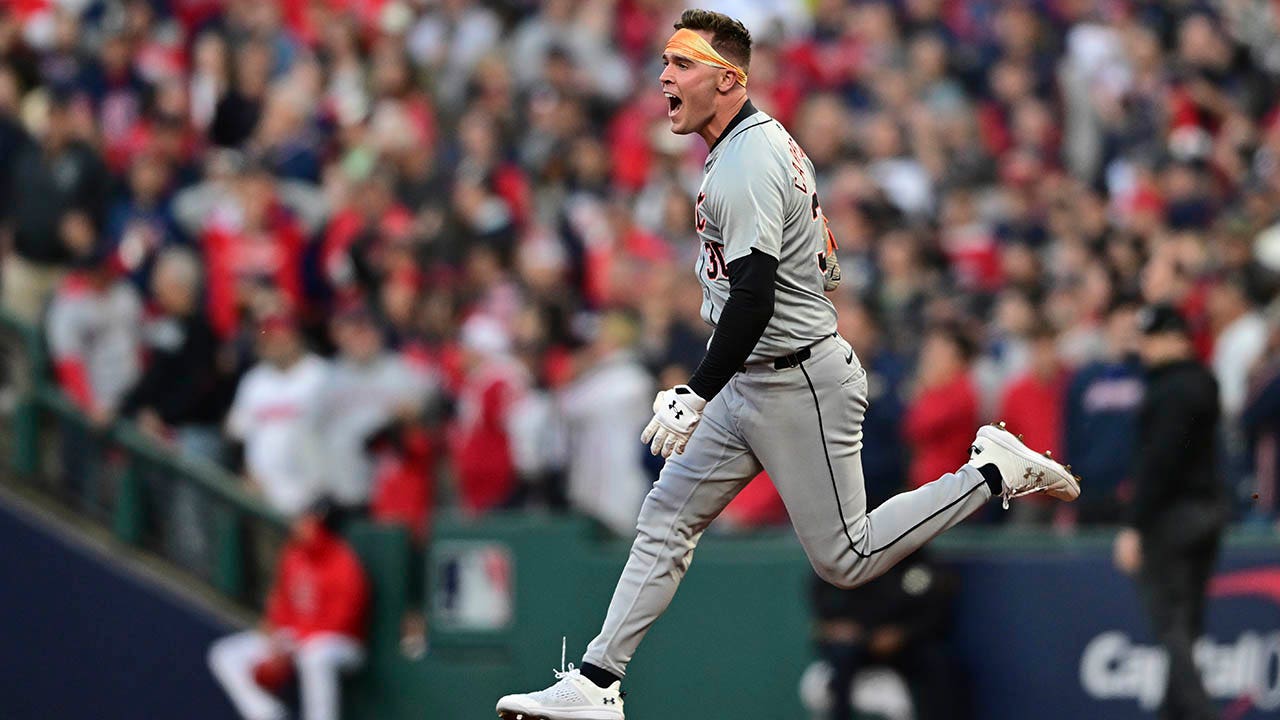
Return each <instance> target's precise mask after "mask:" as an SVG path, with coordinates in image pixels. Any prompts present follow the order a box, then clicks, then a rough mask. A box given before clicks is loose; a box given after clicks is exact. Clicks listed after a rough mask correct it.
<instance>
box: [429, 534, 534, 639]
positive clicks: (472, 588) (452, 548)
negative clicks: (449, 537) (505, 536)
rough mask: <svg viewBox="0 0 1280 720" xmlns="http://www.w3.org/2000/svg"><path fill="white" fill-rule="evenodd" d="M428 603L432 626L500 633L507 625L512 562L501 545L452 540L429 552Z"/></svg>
mask: <svg viewBox="0 0 1280 720" xmlns="http://www.w3.org/2000/svg"><path fill="white" fill-rule="evenodd" d="M431 555H432V559H433V561H432V565H431V573H432V575H431V577H432V578H434V579H435V580H434V582H433V584H434V586H435V587H434V592H433V593H432V597H431V603H432V612H433V615H434V617H435V621H436V623H437V624H438V625H439V626H440V627H441V628H442V629H450V630H481V631H497V630H503V629H505V628H506V627H508V626H509V625H510V624H511V618H512V610H513V608H514V607H515V604H514V598H513V597H512V595H513V593H512V588H513V587H514V578H513V572H514V563H513V561H512V559H511V550H510V548H508V547H507V546H506V545H504V544H502V543H496V542H490V541H464V540H453V541H444V542H441V543H439V545H438V547H436V548H434V549H433V550H432V553H431Z"/></svg>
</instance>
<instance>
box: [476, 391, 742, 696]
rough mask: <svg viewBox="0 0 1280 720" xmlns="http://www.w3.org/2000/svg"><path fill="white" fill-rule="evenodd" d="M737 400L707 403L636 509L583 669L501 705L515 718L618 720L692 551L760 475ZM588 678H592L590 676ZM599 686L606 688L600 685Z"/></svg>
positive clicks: (729, 395) (726, 397)
mask: <svg viewBox="0 0 1280 720" xmlns="http://www.w3.org/2000/svg"><path fill="white" fill-rule="evenodd" d="M741 403H742V398H741V397H740V396H739V395H737V394H736V393H735V392H733V389H732V385H730V386H729V387H726V388H725V390H724V392H722V393H720V394H719V395H717V396H716V397H715V399H713V400H712V401H711V402H710V403H708V404H707V407H706V409H705V410H704V412H703V414H702V421H701V423H700V424H699V425H698V431H697V432H696V433H694V435H693V437H692V438H691V439H690V440H689V445H688V447H687V448H686V449H685V451H684V453H683V454H680V455H672V456H671V458H670V459H668V460H667V464H666V465H665V466H663V468H662V474H661V475H660V476H659V477H658V482H657V483H655V484H654V486H653V489H652V490H650V491H649V495H648V497H646V498H645V501H644V505H643V506H642V507H641V509H640V518H639V521H638V523H637V533H636V540H635V542H634V543H633V544H632V546H631V556H630V557H629V558H628V560H627V565H626V567H625V568H624V569H623V571H622V577H621V578H619V580H618V585H617V587H616V589H615V590H614V592H613V600H612V601H611V602H610V603H609V612H608V614H607V615H606V617H605V621H604V626H603V628H602V629H601V631H600V634H599V636H597V637H596V639H595V640H593V641H592V642H591V645H590V646H589V647H588V648H587V652H586V655H585V656H584V658H583V660H584V662H585V663H587V667H586V668H585V670H586V674H585V675H584V673H583V670H584V668H574V667H573V666H572V665H570V666H568V668H567V669H565V668H564V666H563V665H562V670H561V672H559V673H557V674H556V676H557V682H556V683H555V684H554V685H552V686H551V687H550V688H548V689H546V690H543V691H540V692H536V693H529V694H521V695H508V696H506V697H504V698H502V699H501V700H499V701H498V708H497V709H498V713H499V715H500V716H501V717H504V718H509V719H511V720H515V719H517V718H522V719H523V720H528V719H530V718H539V719H543V718H545V719H546V720H569V719H570V718H573V719H575V720H621V718H622V717H623V711H622V699H621V697H620V693H619V687H620V684H619V683H618V682H615V681H614V678H618V679H620V678H621V677H622V676H623V674H625V672H626V669H627V664H628V663H629V662H630V661H631V658H632V656H633V655H634V654H635V651H636V648H637V647H638V646H639V645H640V641H641V640H643V639H644V636H645V633H646V632H648V630H649V627H650V626H651V625H653V622H654V621H655V620H657V619H658V616H660V615H661V614H662V613H663V611H665V610H666V609H667V606H668V605H669V604H671V599H672V597H674V596H675V593H676V588H677V587H678V586H679V585H680V581H681V580H682V579H683V578H684V574H685V572H687V571H688V570H689V565H690V563H691V562H692V561H693V550H694V547H695V546H697V544H698V540H699V538H701V537H702V533H703V531H704V530H706V529H707V526H708V525H710V524H711V521H712V520H714V519H715V518H716V516H717V515H719V514H720V512H721V511H722V510H724V508H725V506H726V505H728V504H729V501H731V500H732V499H733V498H734V496H736V495H737V494H738V492H739V491H740V490H741V489H742V488H743V487H744V486H745V485H746V484H747V483H748V482H750V480H751V479H752V478H753V477H755V476H756V475H757V474H759V472H760V464H759V462H758V461H757V460H756V459H755V456H754V455H752V453H751V451H750V450H749V449H748V448H747V446H746V443H745V442H744V441H743V440H742V438H741V437H740V436H739V435H738V433H737V432H736V431H735V430H733V429H732V428H734V427H735V425H736V423H735V422H734V419H733V418H732V416H731V415H732V413H733V412H736V409H737V407H739V406H740V405H741ZM588 676H590V677H588ZM602 686H603V687H602Z"/></svg>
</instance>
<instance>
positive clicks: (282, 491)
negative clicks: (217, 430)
mask: <svg viewBox="0 0 1280 720" xmlns="http://www.w3.org/2000/svg"><path fill="white" fill-rule="evenodd" d="M257 352H258V358H259V362H258V364H257V365H255V366H254V367H253V368H252V369H250V370H249V372H248V373H246V374H245V376H244V378H243V379H241V381H240V384H239V386H238V387H237V388H236V394H235V400H234V401H233V402H232V404H231V412H230V414H229V416H228V417H227V434H228V435H230V436H231V437H232V438H233V439H235V440H238V441H239V442H242V443H244V464H245V471H246V475H247V476H248V485H249V487H250V488H251V489H252V490H254V491H257V492H261V493H262V495H263V496H264V497H265V498H266V500H267V503H268V504H270V505H271V507H272V508H273V509H275V510H276V511H277V512H280V513H284V514H285V515H288V516H295V515H297V514H298V513H300V512H302V511H303V510H304V509H305V508H306V507H307V505H308V504H310V503H311V502H312V501H313V500H315V498H316V497H317V496H318V495H319V494H320V492H321V489H322V487H323V482H324V453H323V451H322V442H321V435H320V419H321V412H322V407H323V405H322V398H323V396H324V387H325V383H326V382H327V381H328V377H329V368H328V365H327V363H325V361H324V360H322V359H321V358H319V357H317V356H316V355H313V354H311V353H310V352H308V350H307V347H306V345H305V344H304V342H303V339H302V333H301V331H300V330H299V328H298V325H297V320H296V319H295V318H294V317H293V315H292V314H290V313H289V312H288V311H283V310H277V311H275V312H273V313H270V314H268V315H266V316H265V317H263V318H262V320H261V321H259V323H258V342H257Z"/></svg>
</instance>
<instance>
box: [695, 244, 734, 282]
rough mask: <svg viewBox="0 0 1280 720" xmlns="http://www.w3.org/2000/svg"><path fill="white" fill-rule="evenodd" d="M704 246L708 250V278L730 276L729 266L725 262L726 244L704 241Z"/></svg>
mask: <svg viewBox="0 0 1280 720" xmlns="http://www.w3.org/2000/svg"><path fill="white" fill-rule="evenodd" d="M702 246H703V248H705V249H706V251H707V279H708V280H715V279H716V278H718V277H722V276H723V277H726V278H727V277H729V266H728V265H726V264H725V262H724V246H723V245H721V244H720V243H713V242H704V243H702Z"/></svg>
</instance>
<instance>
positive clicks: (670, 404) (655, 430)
mask: <svg viewBox="0 0 1280 720" xmlns="http://www.w3.org/2000/svg"><path fill="white" fill-rule="evenodd" d="M706 406H707V401H706V400H704V399H702V398H701V397H699V396H698V394H697V393H695V392H694V391H693V390H691V389H689V386H688V385H677V386H675V387H673V388H671V389H670V390H663V391H662V392H660V393H658V396H657V397H655V398H654V399H653V419H652V420H650V421H649V424H648V425H647V426H646V427H645V429H644V432H643V433H642V434H641V435H640V440H641V442H646V443H649V452H651V453H653V454H654V455H661V456H662V457H664V458H669V457H671V455H672V454H673V453H674V454H679V453H682V452H684V448H685V445H687V444H688V443H689V438H690V437H692V436H693V430H694V428H696V427H697V426H698V421H699V420H701V419H702V409H703V408H705V407H706Z"/></svg>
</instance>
